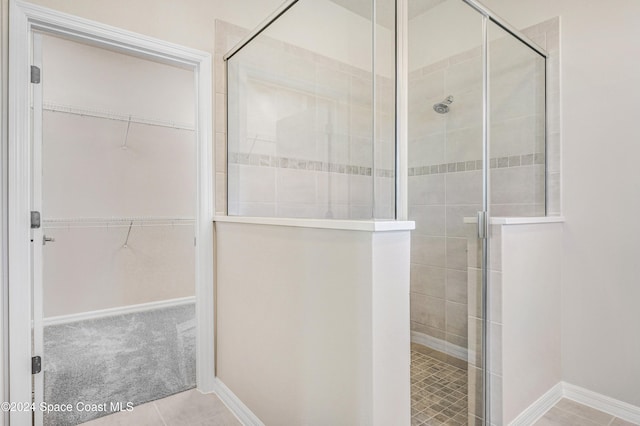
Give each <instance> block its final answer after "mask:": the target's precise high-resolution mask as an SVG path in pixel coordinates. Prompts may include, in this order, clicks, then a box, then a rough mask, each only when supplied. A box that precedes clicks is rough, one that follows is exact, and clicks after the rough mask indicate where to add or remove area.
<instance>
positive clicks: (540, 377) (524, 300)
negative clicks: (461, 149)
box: [490, 223, 563, 424]
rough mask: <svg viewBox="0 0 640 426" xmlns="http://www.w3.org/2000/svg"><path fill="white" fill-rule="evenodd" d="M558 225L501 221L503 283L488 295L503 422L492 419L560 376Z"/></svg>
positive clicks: (506, 419) (507, 417)
mask: <svg viewBox="0 0 640 426" xmlns="http://www.w3.org/2000/svg"><path fill="white" fill-rule="evenodd" d="M562 229H563V224H562V223H541V224H531V225H503V226H502V230H501V231H502V232H501V235H502V241H501V251H502V259H501V262H500V264H501V265H502V274H501V275H502V277H501V283H500V284H499V285H498V283H493V282H492V283H491V291H492V294H491V296H490V300H491V302H490V305H491V307H490V309H491V315H492V318H491V320H492V322H491V330H490V339H491V345H492V349H494V350H492V353H491V356H490V358H491V366H492V370H494V369H495V368H496V366H497V364H498V363H500V362H501V366H499V367H498V368H499V371H497V372H496V371H492V374H495V373H498V374H500V373H501V374H502V420H503V422H500V423H496V424H509V423H510V422H511V421H512V420H513V419H515V418H516V417H517V416H518V415H519V414H520V413H521V412H522V411H524V410H525V409H526V408H527V407H529V406H530V405H531V404H533V403H534V402H535V401H536V400H538V398H540V397H541V396H542V395H544V394H545V393H546V392H547V391H548V390H549V389H551V388H552V387H553V386H555V385H556V384H557V383H558V382H560V381H561V380H562V365H561V342H560V340H561V331H560V323H561V317H560V314H561V312H560V309H561V307H560V303H561V277H562V235H563V230H562ZM492 255H493V251H492ZM496 279H498V280H499V279H500V278H499V274H496ZM495 316H499V317H500V319H501V323H500V322H494V319H495V318H493V317H495ZM500 346H501V348H500ZM500 349H501V353H499V350H500ZM493 402H495V403H498V401H493ZM495 420H496V419H492V421H495Z"/></svg>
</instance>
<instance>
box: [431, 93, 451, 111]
mask: <svg viewBox="0 0 640 426" xmlns="http://www.w3.org/2000/svg"><path fill="white" fill-rule="evenodd" d="M452 103H453V96H451V95H449V96H447V97H446V98H445V100H443V101H442V102H439V103H437V104H435V105H433V110H434V111H435V112H437V113H438V114H446V113H448V112H449V105H451V104H452Z"/></svg>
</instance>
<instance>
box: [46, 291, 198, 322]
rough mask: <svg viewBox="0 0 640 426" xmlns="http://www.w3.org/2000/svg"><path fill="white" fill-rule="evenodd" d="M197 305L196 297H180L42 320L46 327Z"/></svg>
mask: <svg viewBox="0 0 640 426" xmlns="http://www.w3.org/2000/svg"><path fill="white" fill-rule="evenodd" d="M189 303H196V298H195V296H190V297H180V298H177V299H169V300H160V301H158V302H149V303H140V304H138V305H128V306H120V307H117V308H109V309H100V310H98V311H90V312H81V313H78V314H71V315H60V316H57V317H48V318H44V319H43V320H42V323H43V325H44V326H48V325H60V324H67V323H71V322H76V321H85V320H90V319H97V318H105V317H112V316H116V315H124V314H131V313H134V312H144V311H151V310H154V309H163V308H169V307H173V306H181V305H187V304H189Z"/></svg>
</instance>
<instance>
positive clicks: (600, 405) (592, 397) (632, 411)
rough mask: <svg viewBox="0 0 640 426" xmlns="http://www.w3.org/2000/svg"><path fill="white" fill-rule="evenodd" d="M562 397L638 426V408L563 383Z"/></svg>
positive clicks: (639, 408) (639, 421)
mask: <svg viewBox="0 0 640 426" xmlns="http://www.w3.org/2000/svg"><path fill="white" fill-rule="evenodd" d="M563 391H564V392H563V393H564V397H565V398H567V399H571V400H573V401H575V402H578V403H580V404H583V405H587V406H589V407H591V408H595V409H596V410H600V411H604V412H605V413H607V414H611V415H612V416H616V417H619V418H621V419H622V420H626V421H628V422H631V423H635V424H638V425H640V407H636V406H635V405H631V404H629V403H627V402H624V401H620V400H617V399H614V398H611V397H609V396H606V395H602V394H600V393H597V392H593V391H590V390H588V389H585V388H581V387H580V386H576V385H572V384H571V383H566V382H563Z"/></svg>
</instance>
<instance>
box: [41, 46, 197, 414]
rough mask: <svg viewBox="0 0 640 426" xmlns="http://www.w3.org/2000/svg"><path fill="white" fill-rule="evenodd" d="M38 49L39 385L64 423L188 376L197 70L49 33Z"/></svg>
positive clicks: (151, 396) (191, 366)
mask: <svg viewBox="0 0 640 426" xmlns="http://www.w3.org/2000/svg"><path fill="white" fill-rule="evenodd" d="M42 54H43V58H42V76H43V78H42V89H43V110H44V112H43V121H42V145H41V147H40V148H41V150H42V168H41V173H35V176H34V181H37V182H38V183H41V184H42V185H41V186H42V219H43V221H42V223H43V229H42V231H43V232H44V234H45V236H46V237H47V238H50V239H51V240H48V242H46V244H44V245H43V244H36V245H34V250H41V253H42V264H41V265H35V266H34V267H35V268H38V267H40V269H41V271H42V275H41V276H42V281H41V282H40V283H37V285H35V288H36V292H40V294H39V295H35V296H34V300H36V298H38V297H41V299H42V301H43V303H42V306H41V307H40V309H41V310H42V314H43V315H42V316H43V317H44V321H43V323H44V332H43V342H36V345H43V347H44V349H43V353H41V355H42V361H43V375H44V384H43V385H42V382H40V385H39V386H44V401H46V403H47V404H61V405H62V404H71V406H72V407H73V410H72V411H64V412H58V411H50V412H45V413H44V424H45V425H57V424H65V425H66V424H69V425H71V424H79V423H82V422H85V421H88V420H91V419H93V418H96V417H100V416H104V415H106V414H109V413H111V412H113V411H118V408H120V409H122V408H127V404H128V403H130V404H132V405H138V404H141V403H145V402H148V401H151V400H155V399H159V398H163V397H165V396H168V395H172V394H175V393H177V392H180V391H183V390H187V389H190V388H194V387H195V380H196V371H195V343H196V342H195V339H196V336H195V302H194V299H192V298H193V297H194V296H195V293H194V292H195V251H194V235H195V229H194V225H195V222H194V217H195V208H196V174H195V164H196V142H195V128H194V125H195V108H194V106H195V91H194V74H193V71H192V70H187V69H182V68H176V67H172V66H169V65H165V64H160V63H156V62H152V61H148V60H145V59H141V58H137V57H132V56H128V55H125V54H122V53H117V52H113V51H110V50H105V49H101V48H98V47H95V46H89V45H85V44H81V43H77V42H73V41H69V40H65V39H61V38H57V37H52V36H44V37H43V48H42ZM37 149H38V147H37V146H36V150H37ZM39 171H40V170H39ZM34 185H35V183H34ZM158 302H162V303H163V306H162V307H159V306H158ZM151 308H153V309H151ZM39 354H40V353H39ZM36 386H38V384H36ZM38 394H42V389H38V390H37V391H36V395H38ZM78 403H84V404H106V405H104V406H101V407H103V408H101V409H100V411H95V410H94V411H83V410H82V407H81V406H78V405H77V404H78ZM112 403H113V404H112ZM118 403H120V404H124V405H117V404H118Z"/></svg>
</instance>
